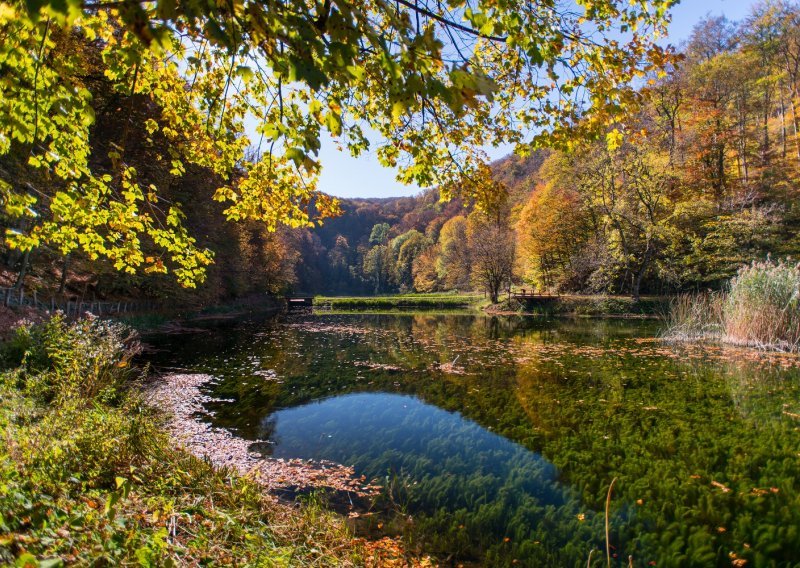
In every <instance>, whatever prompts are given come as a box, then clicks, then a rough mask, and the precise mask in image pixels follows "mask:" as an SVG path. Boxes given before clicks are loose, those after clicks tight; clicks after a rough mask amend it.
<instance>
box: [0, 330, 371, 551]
mask: <svg viewBox="0 0 800 568" xmlns="http://www.w3.org/2000/svg"><path fill="white" fill-rule="evenodd" d="M136 348H137V343H136V340H135V337H133V336H131V335H130V334H129V332H128V330H127V328H124V327H122V326H121V325H119V324H115V323H110V322H104V321H100V320H97V319H90V320H82V321H79V322H76V323H73V324H68V323H67V322H65V321H64V320H63V319H61V318H59V317H55V318H53V319H52V320H51V321H50V322H48V323H45V324H42V325H40V326H37V327H25V328H21V329H20V330H18V331H17V333H16V335H15V336H14V337H13V338H12V339H11V340H10V341H9V342H8V343H7V344H5V345H4V346H3V348H2V352H1V354H0V363H2V366H3V368H4V369H5V371H3V374H2V375H0V436H1V437H2V442H0V564H2V565H14V564H16V565H18V566H61V565H70V564H76V565H89V564H92V565H95V564H101V565H107V564H129V565H140V566H175V565H196V564H212V565H229V564H231V563H237V564H240V565H263V566H290V565H291V566H303V565H314V566H317V565H322V566H351V565H363V564H364V557H363V556H362V552H363V550H362V548H360V545H357V544H356V543H355V541H354V540H353V539H352V537H351V535H350V534H349V533H348V531H347V529H346V527H345V526H344V522H343V521H342V520H341V519H340V518H339V517H337V516H335V515H333V514H331V513H328V512H326V511H325V510H323V509H322V508H321V507H319V506H318V505H315V504H313V503H309V504H306V505H305V506H303V507H300V508H293V507H289V506H287V505H282V504H279V503H277V502H276V501H275V500H273V499H272V498H271V497H269V496H268V495H266V494H265V493H264V491H263V488H262V487H261V486H259V485H258V484H257V483H255V482H253V481H251V480H249V479H246V478H243V477H241V476H239V475H237V474H236V473H235V472H233V471H231V470H227V469H216V468H214V467H212V466H211V465H210V464H209V463H207V462H204V461H201V460H198V459H196V458H194V457H192V456H191V455H189V454H187V453H185V452H183V451H180V450H176V449H175V448H173V447H171V445H170V442H169V440H168V438H167V436H166V435H165V434H164V432H163V428H162V418H161V417H160V416H159V414H158V413H157V412H156V411H154V410H153V409H152V408H150V407H149V406H147V405H146V404H144V402H143V400H142V397H141V395H140V389H139V388H138V387H137V384H138V383H140V381H141V380H142V375H141V372H140V371H137V370H135V369H134V368H132V366H131V364H130V360H131V357H132V356H133V355H134V354H135V352H136Z"/></svg>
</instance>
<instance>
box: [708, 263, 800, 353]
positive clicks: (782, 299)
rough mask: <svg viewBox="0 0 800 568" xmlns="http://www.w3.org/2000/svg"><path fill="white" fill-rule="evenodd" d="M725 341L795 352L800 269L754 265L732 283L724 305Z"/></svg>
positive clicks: (785, 265)
mask: <svg viewBox="0 0 800 568" xmlns="http://www.w3.org/2000/svg"><path fill="white" fill-rule="evenodd" d="M723 309H724V322H725V336H726V340H727V341H729V342H731V343H740V344H745V345H754V346H769V347H773V348H778V349H783V350H790V351H793V350H796V349H797V347H798V345H799V344H800V265H797V264H790V263H789V262H785V261H781V262H777V263H775V262H772V261H770V260H767V261H765V262H754V263H753V264H751V265H749V266H746V267H743V268H741V269H740V270H739V272H738V274H737V275H736V276H735V277H734V278H733V280H731V284H730V291H729V292H728V295H727V299H726V300H725V302H724V307H723Z"/></svg>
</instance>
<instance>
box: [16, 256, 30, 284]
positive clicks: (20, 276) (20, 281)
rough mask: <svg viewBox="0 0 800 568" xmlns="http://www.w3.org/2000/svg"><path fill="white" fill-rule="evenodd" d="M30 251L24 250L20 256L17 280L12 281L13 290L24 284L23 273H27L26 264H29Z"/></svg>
mask: <svg viewBox="0 0 800 568" xmlns="http://www.w3.org/2000/svg"><path fill="white" fill-rule="evenodd" d="M30 258H31V251H30V250H26V251H25V254H24V255H23V256H22V266H21V267H20V269H19V274H18V275H17V281H16V282H14V290H19V289H20V288H22V286H23V285H24V284H25V275H26V274H27V273H28V265H29V264H30Z"/></svg>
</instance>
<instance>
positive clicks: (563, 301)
mask: <svg viewBox="0 0 800 568" xmlns="http://www.w3.org/2000/svg"><path fill="white" fill-rule="evenodd" d="M492 309H493V310H494V311H501V312H516V313H521V314H533V315H543V316H588V317H603V316H628V317H631V316H638V317H642V316H658V315H662V314H664V313H666V312H667V311H668V310H669V299H667V298H662V297H642V298H640V299H639V300H638V301H637V300H634V299H633V298H630V297H627V296H558V297H552V298H543V299H538V298H537V299H529V300H517V299H513V298H512V299H511V300H508V299H502V300H501V302H500V303H499V304H497V305H496V306H493V307H492Z"/></svg>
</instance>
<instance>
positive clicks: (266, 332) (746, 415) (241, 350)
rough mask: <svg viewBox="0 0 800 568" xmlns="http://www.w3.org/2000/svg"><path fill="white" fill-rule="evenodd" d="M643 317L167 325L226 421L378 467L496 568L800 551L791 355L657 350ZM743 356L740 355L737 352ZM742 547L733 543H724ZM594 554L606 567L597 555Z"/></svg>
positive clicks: (373, 472) (171, 360)
mask: <svg viewBox="0 0 800 568" xmlns="http://www.w3.org/2000/svg"><path fill="white" fill-rule="evenodd" d="M655 333H656V326H655V325H654V324H653V323H651V322H629V321H628V322H624V321H614V320H608V321H604V320H562V321H547V320H541V319H531V318H513V317H512V318H497V317H495V318H489V317H480V316H474V315H461V316H459V315H452V314H448V315H366V314H359V315H336V316H310V317H304V318H295V319H290V320H286V321H262V322H258V321H249V322H233V323H231V324H230V325H229V326H228V327H226V328H222V329H220V328H215V329H209V330H208V332H206V333H201V334H197V335H195V336H193V337H192V338H191V340H190V341H187V340H186V338H175V337H172V338H169V337H167V338H160V339H159V340H157V342H158V343H159V346H161V347H163V348H164V349H165V351H163V352H162V353H160V354H157V355H156V356H154V363H156V364H157V365H171V366H178V367H182V368H190V369H193V370H197V371H203V372H208V373H211V374H213V375H215V376H216V377H218V378H219V380H218V381H217V383H216V384H214V385H213V387H211V391H210V392H211V393H212V394H214V395H215V396H217V397H221V398H224V399H227V400H231V401H233V402H219V403H212V404H210V405H209V410H210V411H213V413H214V415H213V418H211V419H212V420H213V421H214V422H215V423H216V424H217V425H220V426H224V427H227V428H230V429H232V430H233V431H235V432H236V433H237V434H238V435H240V436H242V437H244V438H247V439H252V440H257V439H268V440H269V441H270V443H269V444H266V445H262V446H261V450H262V451H264V452H265V453H271V454H272V455H274V456H276V457H287V458H288V457H301V458H318V459H328V460H333V461H339V462H342V463H345V464H348V465H353V466H355V468H356V471H357V472H358V473H359V474H362V473H363V474H364V475H367V476H368V477H378V478H380V479H382V480H383V481H384V482H385V483H386V485H387V494H388V495H389V498H391V499H392V500H393V501H394V502H395V503H396V504H398V505H399V508H400V509H401V510H402V511H403V512H404V513H407V514H409V515H411V516H412V517H413V518H414V523H413V526H412V527H411V528H409V529H408V530H409V534H408V536H409V539H410V540H411V541H412V542H413V543H418V544H420V545H421V546H422V548H423V549H425V550H427V551H431V552H435V553H438V554H440V555H441V557H454V558H459V559H482V561H483V562H484V563H486V564H487V565H492V566H496V565H511V564H512V563H513V562H514V561H517V562H520V563H522V565H556V566H566V565H586V560H587V557H588V555H589V552H590V550H591V549H592V548H598V549H604V548H605V538H604V527H603V525H604V519H603V510H604V504H605V498H606V491H607V488H608V484H609V483H610V481H611V479H613V478H614V477H617V478H618V481H617V485H616V490H615V494H614V496H613V500H612V518H611V541H612V546H613V552H614V555H615V559H616V562H618V563H619V564H620V565H627V563H628V557H629V556H633V558H634V564H635V565H646V564H648V563H650V562H656V563H657V565H659V566H687V565H697V566H709V565H719V566H729V565H730V564H731V561H732V560H736V559H738V560H747V561H748V562H749V563H750V564H749V565H756V566H758V565H792V563H793V562H794V561H795V560H796V557H797V551H798V550H800V531H799V530H798V529H797V527H800V481H799V479H798V475H797V473H798V466H799V465H800V458H799V457H798V452H800V432H799V431H798V426H800V420H798V419H795V418H793V416H800V402H798V401H800V396H798V395H800V381H799V380H798V373H797V371H796V370H795V369H793V368H784V367H792V364H786V361H785V360H784V361H778V362H777V363H775V362H774V361H772V362H770V361H767V362H766V363H765V362H764V361H760V360H755V361H753V360H748V359H752V357H749V358H748V357H745V358H741V357H737V356H732V355H731V354H730V353H728V352H724V353H723V352H715V351H713V350H712V351H701V350H697V349H693V348H680V347H675V348H673V347H665V346H663V345H662V344H660V343H658V342H655V341H652V337H653V336H654V335H655ZM739 355H741V354H739ZM732 555H733V556H732ZM595 560H596V565H598V566H599V565H601V564H604V563H605V559H604V555H603V554H595Z"/></svg>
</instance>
